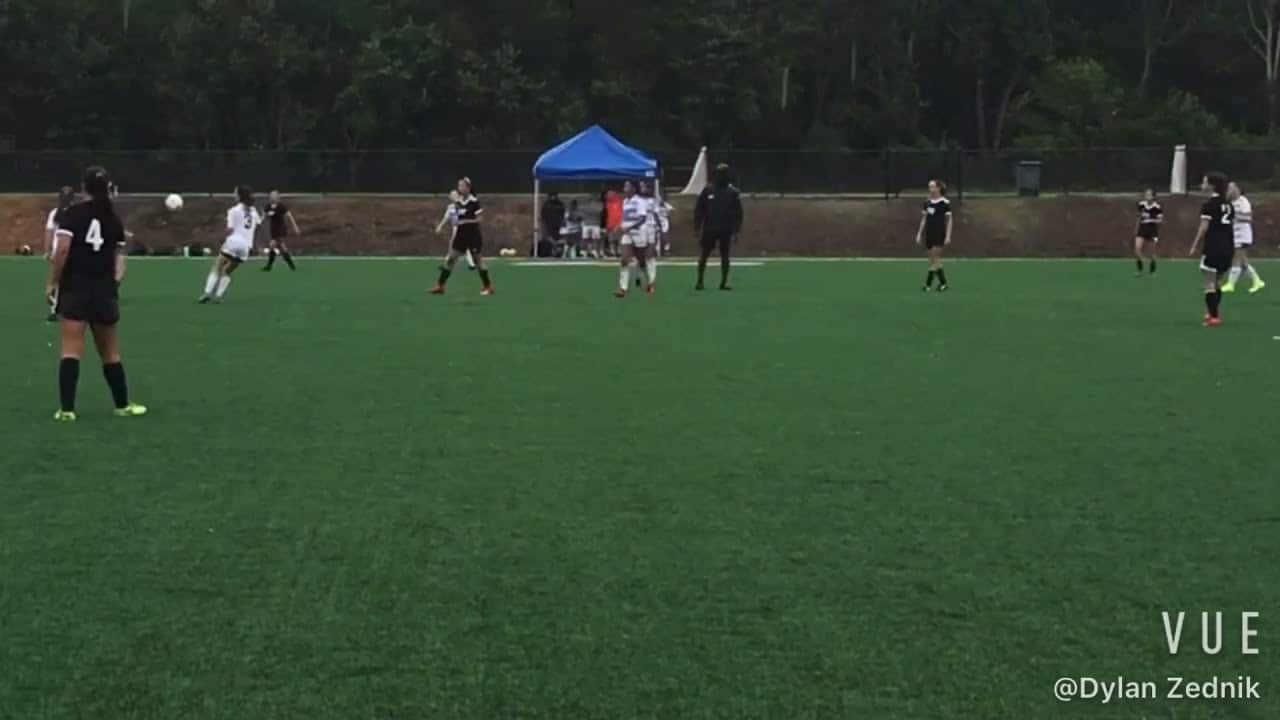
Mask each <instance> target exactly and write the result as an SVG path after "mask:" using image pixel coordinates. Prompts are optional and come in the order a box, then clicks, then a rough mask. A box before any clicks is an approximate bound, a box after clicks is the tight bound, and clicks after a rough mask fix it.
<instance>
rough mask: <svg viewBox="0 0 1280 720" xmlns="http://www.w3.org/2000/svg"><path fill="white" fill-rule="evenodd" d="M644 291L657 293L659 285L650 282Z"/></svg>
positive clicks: (651, 293)
mask: <svg viewBox="0 0 1280 720" xmlns="http://www.w3.org/2000/svg"><path fill="white" fill-rule="evenodd" d="M644 291H645V292H647V293H649V294H650V295H653V294H654V293H656V292H657V291H658V288H657V286H656V285H654V284H653V283H649V286H648V287H646V288H645V289H644Z"/></svg>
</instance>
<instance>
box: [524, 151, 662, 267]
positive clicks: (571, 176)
mask: <svg viewBox="0 0 1280 720" xmlns="http://www.w3.org/2000/svg"><path fill="white" fill-rule="evenodd" d="M635 178H647V179H651V180H653V181H654V183H655V187H656V184H657V183H658V182H659V178H658V161H657V160H655V159H653V158H652V157H650V156H649V155H648V154H646V153H644V152H642V151H640V150H637V149H635V148H633V147H629V146H627V145H625V144H623V143H622V141H620V140H618V139H617V138H615V137H614V136H612V135H610V134H609V131H607V130H605V129H604V128H602V127H600V126H599V125H592V126H591V127H589V128H587V129H586V130H583V131H582V132H580V133H578V134H577V135H575V136H573V137H571V138H569V139H568V140H565V141H564V142H562V143H560V144H559V145H557V146H555V147H553V148H551V149H550V150H548V151H546V152H545V153H543V154H542V156H541V157H539V158H538V162H536V163H534V165H533V243H534V249H535V251H536V249H537V244H538V231H539V229H540V223H539V221H538V219H539V200H540V196H541V194H542V181H544V180H546V181H551V182H554V181H573V180H631V179H635ZM535 254H536V253H535Z"/></svg>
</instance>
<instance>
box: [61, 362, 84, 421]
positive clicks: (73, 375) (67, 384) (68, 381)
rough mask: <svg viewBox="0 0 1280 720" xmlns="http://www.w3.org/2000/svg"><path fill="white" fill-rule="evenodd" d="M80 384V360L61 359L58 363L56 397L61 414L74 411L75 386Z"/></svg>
mask: <svg viewBox="0 0 1280 720" xmlns="http://www.w3.org/2000/svg"><path fill="white" fill-rule="evenodd" d="M79 383H80V358H62V362H60V363H58V397H59V400H60V401H61V402H62V410H63V412H75V411H76V385H78V384H79Z"/></svg>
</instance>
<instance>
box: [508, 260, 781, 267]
mask: <svg viewBox="0 0 1280 720" xmlns="http://www.w3.org/2000/svg"><path fill="white" fill-rule="evenodd" d="M712 264H714V265H715V266H716V267H719V266H720V259H719V258H715V262H714V263H712V262H710V261H709V262H708V263H707V265H712ZM512 265H514V266H515V267H546V268H564V267H593V268H602V267H607V268H616V267H618V261H617V259H614V260H529V261H522V262H514V263H512ZM658 265H660V266H661V267H697V266H698V261H697V260H662V259H661V258H659V260H658ZM761 265H764V263H763V262H762V261H760V260H734V261H733V266H734V267H760V266H761Z"/></svg>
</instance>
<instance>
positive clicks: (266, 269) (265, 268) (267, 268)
mask: <svg viewBox="0 0 1280 720" xmlns="http://www.w3.org/2000/svg"><path fill="white" fill-rule="evenodd" d="M262 272H271V268H269V267H264V268H262Z"/></svg>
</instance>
